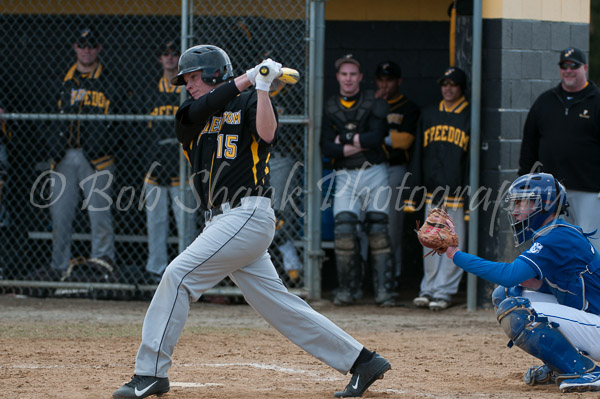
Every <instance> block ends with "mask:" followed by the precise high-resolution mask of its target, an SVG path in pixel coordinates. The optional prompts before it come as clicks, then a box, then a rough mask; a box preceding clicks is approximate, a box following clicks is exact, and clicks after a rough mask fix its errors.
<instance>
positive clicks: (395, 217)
mask: <svg viewBox="0 0 600 399" xmlns="http://www.w3.org/2000/svg"><path fill="white" fill-rule="evenodd" d="M388 175H389V179H390V189H391V190H392V196H391V199H390V223H389V224H390V239H391V241H392V251H393V252H392V253H393V255H394V258H393V259H394V275H395V276H396V277H399V276H400V274H401V273H402V229H403V225H404V209H403V205H404V204H403V202H402V195H401V192H400V189H399V187H400V186H401V185H402V181H403V180H404V175H406V165H389V166H388Z"/></svg>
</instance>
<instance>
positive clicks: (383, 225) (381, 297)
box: [365, 212, 394, 305]
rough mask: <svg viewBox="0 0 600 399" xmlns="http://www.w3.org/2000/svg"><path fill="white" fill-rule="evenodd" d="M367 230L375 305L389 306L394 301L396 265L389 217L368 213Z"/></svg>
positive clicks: (378, 213) (377, 213)
mask: <svg viewBox="0 0 600 399" xmlns="http://www.w3.org/2000/svg"><path fill="white" fill-rule="evenodd" d="M365 222H366V226H365V230H366V233H367V237H368V239H369V249H370V252H371V267H372V268H373V288H374V290H375V303H377V304H379V305H382V304H389V303H391V302H393V300H394V264H393V260H392V250H391V248H390V246H391V244H390V236H389V232H388V216H387V215H386V214H385V213H382V212H368V213H367V215H366V219H365Z"/></svg>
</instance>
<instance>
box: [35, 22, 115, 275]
mask: <svg viewBox="0 0 600 399" xmlns="http://www.w3.org/2000/svg"><path fill="white" fill-rule="evenodd" d="M101 50H102V44H101V42H100V41H99V38H98V37H97V36H96V35H95V33H94V32H93V31H91V30H90V29H83V30H82V31H81V32H80V33H79V35H78V36H77V37H76V39H75V40H74V43H73V51H74V52H75V55H76V61H75V63H74V64H73V65H72V66H71V67H70V68H69V69H68V71H67V73H66V75H65V77H64V79H63V82H62V90H61V93H60V98H59V101H58V107H59V112H60V113H61V114H79V115H84V114H86V115H87V114H91V115H108V114H112V113H114V112H115V107H117V106H118V104H119V103H120V102H121V103H122V101H125V99H124V98H125V96H126V94H124V96H123V98H120V97H119V94H118V93H117V91H116V87H117V86H116V77H115V76H114V74H111V72H109V71H108V70H107V69H106V68H105V66H104V64H102V63H101V62H100V59H99V55H100V52H101ZM114 128H115V127H114V126H113V125H112V124H111V123H110V122H106V121H102V120H90V121H81V120H73V121H64V122H63V121H60V122H58V123H57V124H56V126H55V127H54V128H53V129H52V132H51V134H50V135H49V136H48V140H49V142H48V146H47V148H48V152H49V156H50V159H51V168H52V169H53V172H55V173H56V174H58V176H60V178H58V177H53V185H52V187H51V197H50V202H51V204H52V205H51V207H50V213H51V216H52V237H53V242H52V262H51V267H50V269H49V270H42V271H40V272H42V273H44V272H46V273H48V275H47V278H48V279H51V280H58V279H60V277H61V276H62V275H63V274H64V272H65V271H66V269H67V267H68V266H69V260H70V259H71V233H72V232H73V220H74V217H75V209H76V207H77V203H78V202H79V187H80V186H81V188H82V190H83V200H84V205H85V207H86V209H87V211H88V216H89V220H90V225H91V234H92V252H91V258H92V259H94V260H98V261H100V262H105V263H109V264H111V265H112V264H113V263H114V260H115V245H114V231H113V218H112V215H111V209H110V208H111V203H110V200H109V199H108V198H106V194H109V193H110V188H109V184H110V182H111V181H112V178H113V176H112V175H113V173H114V159H113V153H114V142H115V134H116V132H115V129H114ZM55 173H53V174H55ZM101 191H102V192H101Z"/></svg>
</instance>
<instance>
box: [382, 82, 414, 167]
mask: <svg viewBox="0 0 600 399" xmlns="http://www.w3.org/2000/svg"><path fill="white" fill-rule="evenodd" d="M388 104H389V107H390V110H389V112H388V114H387V123H388V129H389V130H388V131H389V135H390V138H391V141H392V146H391V147H390V146H385V150H386V152H387V154H388V159H389V163H390V165H404V164H405V163H407V162H408V160H409V159H410V155H411V153H412V148H413V144H414V142H415V135H416V132H417V123H418V121H419V116H420V115H421V110H420V109H419V107H418V106H417V105H416V104H415V103H413V102H412V101H410V100H409V99H408V98H406V97H405V96H404V95H402V94H400V95H398V96H397V97H395V98H393V99H391V100H388Z"/></svg>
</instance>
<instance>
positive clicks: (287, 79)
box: [259, 65, 300, 85]
mask: <svg viewBox="0 0 600 399" xmlns="http://www.w3.org/2000/svg"><path fill="white" fill-rule="evenodd" d="M259 72H260V74H261V75H263V76H266V75H268V74H269V67H268V66H266V65H263V66H261V67H260V70H259ZM277 79H279V80H281V81H282V82H284V83H288V84H291V85H293V84H296V83H298V80H300V73H299V72H298V71H297V70H295V69H292V68H287V67H283V68H281V75H279V76H278V77H277Z"/></svg>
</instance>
